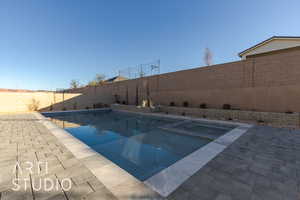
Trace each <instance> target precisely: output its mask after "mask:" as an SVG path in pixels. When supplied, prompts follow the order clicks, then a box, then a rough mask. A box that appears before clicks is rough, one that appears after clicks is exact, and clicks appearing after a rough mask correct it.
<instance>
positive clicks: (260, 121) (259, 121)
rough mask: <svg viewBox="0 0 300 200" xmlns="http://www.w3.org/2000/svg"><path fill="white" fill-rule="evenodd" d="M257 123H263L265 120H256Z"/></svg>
mask: <svg viewBox="0 0 300 200" xmlns="http://www.w3.org/2000/svg"><path fill="white" fill-rule="evenodd" d="M257 122H258V123H264V122H265V121H264V120H262V119H259V120H257Z"/></svg>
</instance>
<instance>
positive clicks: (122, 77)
mask: <svg viewBox="0 0 300 200" xmlns="http://www.w3.org/2000/svg"><path fill="white" fill-rule="evenodd" d="M123 80H127V78H126V77H124V76H115V77H112V78H110V79H107V80H105V82H115V81H123Z"/></svg>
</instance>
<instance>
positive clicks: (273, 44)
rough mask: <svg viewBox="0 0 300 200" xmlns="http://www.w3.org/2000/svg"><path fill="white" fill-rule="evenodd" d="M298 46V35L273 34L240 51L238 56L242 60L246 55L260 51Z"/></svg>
mask: <svg viewBox="0 0 300 200" xmlns="http://www.w3.org/2000/svg"><path fill="white" fill-rule="evenodd" d="M298 46H300V37H296V36H273V37H271V38H269V39H267V40H265V41H262V42H261V43H258V44H256V45H254V46H252V47H250V48H248V49H246V50H244V51H242V52H241V53H239V54H238V55H239V57H241V59H242V60H244V59H246V57H247V56H250V55H256V54H261V53H267V52H271V51H277V50H282V49H288V48H293V47H298Z"/></svg>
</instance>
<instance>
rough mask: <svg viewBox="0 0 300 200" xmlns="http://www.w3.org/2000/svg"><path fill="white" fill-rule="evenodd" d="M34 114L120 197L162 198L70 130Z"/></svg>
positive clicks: (35, 113) (36, 113) (38, 114)
mask: <svg viewBox="0 0 300 200" xmlns="http://www.w3.org/2000/svg"><path fill="white" fill-rule="evenodd" d="M97 110H103V111H105V110H108V109H107V108H104V109H97ZM84 111H85V110H84ZM59 112H70V111H59ZM59 112H51V113H59ZM71 112H76V111H71ZM47 113H49V112H47ZM33 114H34V115H35V117H36V118H37V119H38V121H39V122H40V123H41V124H43V125H44V126H45V127H46V128H47V129H48V130H49V131H50V132H51V133H52V134H53V135H54V136H55V137H56V138H58V140H59V141H60V142H61V143H62V144H63V145H64V146H65V147H66V148H67V149H68V150H69V151H71V152H72V153H73V155H74V156H75V158H77V159H78V160H79V161H80V162H81V163H82V164H84V165H85V166H86V167H87V168H88V169H89V170H90V171H91V172H92V173H93V174H94V175H95V176H96V177H97V178H98V180H99V181H100V182H102V183H103V184H104V186H105V187H106V188H107V189H108V190H110V191H111V192H112V194H113V195H115V196H116V197H117V198H118V199H131V198H132V197H137V196H138V195H141V196H145V195H146V196H150V197H153V196H154V197H155V199H162V198H161V197H159V195H158V194H157V193H156V191H153V190H152V189H151V188H149V187H148V186H147V185H145V184H144V183H143V182H141V181H140V180H138V179H137V178H135V177H134V176H132V175H131V174H130V173H128V172H127V171H125V170H124V169H122V168H120V167H119V166H118V165H116V164H115V163H113V162H112V161H110V160H109V159H107V158H105V157H104V156H102V155H101V154H99V153H98V152H96V151H94V150H93V149H92V148H90V147H89V146H88V145H86V144H85V143H83V142H81V141H80V140H78V139H77V138H75V137H74V136H72V135H71V134H70V133H69V132H67V131H65V130H64V129H62V128H60V127H58V126H57V125H56V124H54V123H53V122H51V121H50V119H48V118H47V117H45V116H43V115H42V114H41V113H38V112H34V113H33Z"/></svg>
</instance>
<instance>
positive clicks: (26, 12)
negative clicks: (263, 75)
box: [0, 0, 300, 90]
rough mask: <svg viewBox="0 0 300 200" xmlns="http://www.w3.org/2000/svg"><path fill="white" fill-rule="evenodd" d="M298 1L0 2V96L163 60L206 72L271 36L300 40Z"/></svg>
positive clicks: (164, 66)
mask: <svg viewBox="0 0 300 200" xmlns="http://www.w3.org/2000/svg"><path fill="white" fill-rule="evenodd" d="M299 10H300V1H299V0H287V1H282V0H252V1H242V0H226V1H220V0H185V1H182V0H126V1H125V0H1V1H0V88H16V89H33V90H38V89H45V90H55V89H57V88H68V87H69V86H70V81H71V80H72V79H77V80H79V81H80V82H81V83H82V84H86V83H87V82H88V81H89V80H92V79H93V78H94V77H95V74H97V73H98V74H104V75H105V76H106V77H107V78H110V77H113V76H115V75H117V72H118V70H120V69H124V68H127V67H134V66H137V65H138V64H143V63H148V62H152V61H154V60H157V59H160V62H161V72H162V73H165V72H171V71H178V70H183V69H189V68H195V67H201V66H203V65H204V61H203V56H204V50H205V48H209V49H210V51H211V52H212V55H213V63H215V64H218V63H224V62H231V61H235V60H239V57H238V56H237V54H238V53H239V52H241V51H243V50H244V49H247V48H249V47H251V46H253V45H255V44H256V43H258V42H261V41H263V40H265V39H267V38H269V37H271V36H273V35H284V36H300V12H299Z"/></svg>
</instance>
